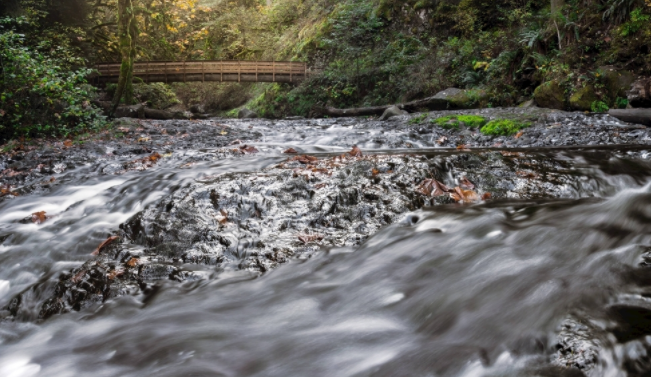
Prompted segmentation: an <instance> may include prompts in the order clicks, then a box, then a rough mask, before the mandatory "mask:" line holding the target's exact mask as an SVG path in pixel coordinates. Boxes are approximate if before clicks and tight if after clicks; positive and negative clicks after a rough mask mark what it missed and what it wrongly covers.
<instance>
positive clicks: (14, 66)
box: [0, 19, 104, 138]
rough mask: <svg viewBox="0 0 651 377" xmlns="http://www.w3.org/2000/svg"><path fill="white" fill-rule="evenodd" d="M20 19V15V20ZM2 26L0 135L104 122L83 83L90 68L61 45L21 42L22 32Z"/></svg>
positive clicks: (59, 131) (56, 131) (64, 130)
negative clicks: (30, 45)
mask: <svg viewBox="0 0 651 377" xmlns="http://www.w3.org/2000/svg"><path fill="white" fill-rule="evenodd" d="M19 21H20V20H19ZM15 22H16V20H10V19H3V20H2V21H1V24H2V25H5V26H4V27H5V30H4V31H3V30H2V29H0V60H1V62H2V66H1V69H2V72H1V75H2V76H1V81H0V138H8V137H15V136H35V135H64V136H65V135H69V134H71V133H75V132H80V131H81V130H83V129H88V128H97V127H100V126H101V125H103V122H104V118H103V117H102V116H101V113H100V111H99V110H98V109H97V108H95V107H93V106H92V105H91V103H90V101H91V99H93V96H94V92H93V89H92V87H91V86H89V85H88V84H87V81H86V77H87V76H88V75H89V74H90V73H91V70H90V69H87V68H74V67H75V66H81V65H83V63H84V62H83V61H82V60H81V59H79V58H77V57H75V56H74V55H75V54H74V52H73V51H72V50H70V49H67V48H66V47H65V46H58V47H55V46H52V45H50V42H49V41H47V40H45V41H42V42H41V43H40V44H39V45H38V46H36V48H31V47H27V46H25V37H24V35H23V34H18V33H16V32H15V31H14V30H7V29H6V25H8V24H11V23H15Z"/></svg>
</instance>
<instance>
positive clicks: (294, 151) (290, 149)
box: [283, 148, 298, 154]
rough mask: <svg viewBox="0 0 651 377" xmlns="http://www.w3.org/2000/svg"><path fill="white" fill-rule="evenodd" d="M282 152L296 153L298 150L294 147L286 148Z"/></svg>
mask: <svg viewBox="0 0 651 377" xmlns="http://www.w3.org/2000/svg"><path fill="white" fill-rule="evenodd" d="M283 153H288V154H293V153H298V152H297V151H296V149H294V148H289V149H287V150H284V151H283Z"/></svg>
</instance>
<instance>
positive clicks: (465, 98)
mask: <svg viewBox="0 0 651 377" xmlns="http://www.w3.org/2000/svg"><path fill="white" fill-rule="evenodd" d="M433 98H435V99H439V100H445V101H446V102H447V106H446V108H447V109H472V108H478V107H482V105H483V104H485V103H486V102H487V101H488V97H487V94H486V92H485V91H484V90H478V89H467V90H463V89H458V88H448V89H445V90H443V91H441V92H439V93H437V94H436V95H435V96H434V97H433Z"/></svg>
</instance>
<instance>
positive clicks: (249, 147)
mask: <svg viewBox="0 0 651 377" xmlns="http://www.w3.org/2000/svg"><path fill="white" fill-rule="evenodd" d="M240 151H241V152H242V153H244V154H250V153H258V152H259V151H258V150H257V149H255V147H254V146H253V145H246V144H244V145H242V146H241V147H240Z"/></svg>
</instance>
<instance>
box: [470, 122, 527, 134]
mask: <svg viewBox="0 0 651 377" xmlns="http://www.w3.org/2000/svg"><path fill="white" fill-rule="evenodd" d="M526 127H529V124H528V123H520V122H518V121H514V120H510V119H498V120H493V121H490V122H488V123H487V124H486V125H485V126H484V127H482V128H481V130H480V131H481V133H483V134H484V135H489V136H511V135H515V134H517V133H518V131H520V130H521V129H523V128H526Z"/></svg>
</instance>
